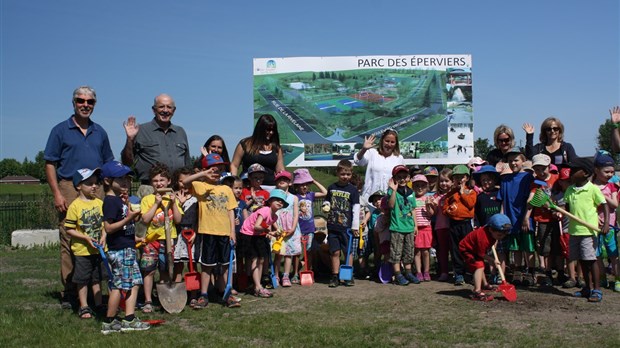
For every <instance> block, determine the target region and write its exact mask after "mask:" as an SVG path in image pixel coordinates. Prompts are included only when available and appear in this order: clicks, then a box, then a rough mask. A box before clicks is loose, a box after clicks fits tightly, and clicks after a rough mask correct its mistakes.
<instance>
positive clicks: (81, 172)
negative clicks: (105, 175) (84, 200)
mask: <svg viewBox="0 0 620 348" xmlns="http://www.w3.org/2000/svg"><path fill="white" fill-rule="evenodd" d="M100 174H101V169H99V168H95V169H88V168H82V169H78V170H77V171H76V172H75V174H73V187H75V188H77V187H78V185H79V184H80V183H81V182H82V181H84V180H86V179H88V178H90V177H91V176H93V175H97V176H99V175H100Z"/></svg>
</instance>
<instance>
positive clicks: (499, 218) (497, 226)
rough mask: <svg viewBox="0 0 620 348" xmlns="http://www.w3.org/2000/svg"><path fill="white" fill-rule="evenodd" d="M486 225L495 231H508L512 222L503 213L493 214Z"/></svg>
mask: <svg viewBox="0 0 620 348" xmlns="http://www.w3.org/2000/svg"><path fill="white" fill-rule="evenodd" d="M487 226H489V227H491V228H492V229H494V230H496V231H502V232H508V231H510V230H511V229H512V224H511V223H510V219H509V218H508V216H506V215H504V214H495V215H493V216H491V217H490V218H489V222H487Z"/></svg>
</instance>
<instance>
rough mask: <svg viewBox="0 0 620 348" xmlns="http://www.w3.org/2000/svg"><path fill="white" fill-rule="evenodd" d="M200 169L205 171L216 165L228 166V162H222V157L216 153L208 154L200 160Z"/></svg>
mask: <svg viewBox="0 0 620 348" xmlns="http://www.w3.org/2000/svg"><path fill="white" fill-rule="evenodd" d="M201 163H202V169H207V168H209V167H213V166H216V165H218V164H228V162H224V159H222V156H220V154H218V153H210V154H208V155H206V156H205V157H203V158H202V161H201Z"/></svg>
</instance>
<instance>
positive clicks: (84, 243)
mask: <svg viewBox="0 0 620 348" xmlns="http://www.w3.org/2000/svg"><path fill="white" fill-rule="evenodd" d="M100 173H101V170H100V169H99V168H96V169H88V168H82V169H79V170H78V171H77V172H75V174H74V175H73V187H75V189H76V190H77V191H78V194H79V195H78V197H77V198H76V199H75V200H74V201H73V202H71V204H70V205H69V208H68V209H67V219H66V221H65V227H66V229H67V234H69V236H71V251H72V252H73V255H74V257H75V268H74V271H73V282H74V283H75V284H76V286H77V290H78V299H79V301H80V309H79V311H78V315H79V317H80V319H91V318H93V317H94V315H95V313H94V312H93V310H92V309H91V308H90V307H89V306H88V300H87V298H88V284H89V283H90V284H91V289H92V291H93V295H94V297H95V309H97V310H100V309H102V308H103V307H102V298H101V285H100V282H101V256H100V255H99V250H98V249H97V247H95V243H99V244H101V245H105V241H106V233H105V230H103V212H102V208H103V202H102V201H101V200H100V199H99V198H97V189H98V188H99V174H100Z"/></svg>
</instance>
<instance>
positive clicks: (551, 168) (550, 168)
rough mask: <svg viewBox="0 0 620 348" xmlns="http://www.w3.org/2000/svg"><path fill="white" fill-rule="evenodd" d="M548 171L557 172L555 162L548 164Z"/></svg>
mask: <svg viewBox="0 0 620 348" xmlns="http://www.w3.org/2000/svg"><path fill="white" fill-rule="evenodd" d="M549 173H552V174H559V173H560V171H559V170H558V166H556V165H555V164H550V165H549Z"/></svg>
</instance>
